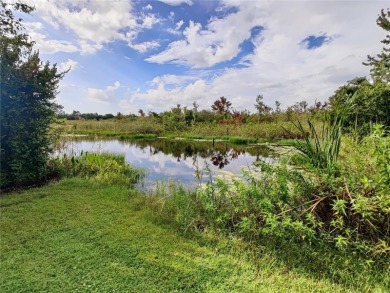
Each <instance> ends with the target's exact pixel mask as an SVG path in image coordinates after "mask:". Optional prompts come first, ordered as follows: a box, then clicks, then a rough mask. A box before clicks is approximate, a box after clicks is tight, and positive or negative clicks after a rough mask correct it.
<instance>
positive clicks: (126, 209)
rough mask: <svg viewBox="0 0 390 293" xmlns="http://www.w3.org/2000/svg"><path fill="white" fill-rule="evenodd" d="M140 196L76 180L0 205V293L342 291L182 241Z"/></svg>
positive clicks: (325, 282) (323, 281)
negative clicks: (256, 266)
mask: <svg viewBox="0 0 390 293" xmlns="http://www.w3.org/2000/svg"><path fill="white" fill-rule="evenodd" d="M145 202H146V201H145V196H143V195H140V194H139V193H138V192H137V191H132V190H128V189H127V188H125V187H123V186H108V185H98V184H96V183H92V182H91V181H88V180H85V179H80V178H74V179H66V180H62V181H60V182H57V183H52V184H49V185H47V186H44V187H41V188H34V189H30V190H26V191H23V192H21V193H11V194H6V195H3V196H2V197H1V199H0V204H1V208H0V213H1V214H0V227H1V228H0V229H1V230H0V236H1V237H0V244H1V247H0V248H1V259H0V261H1V264H0V266H1V267H0V279H1V283H0V292H346V291H348V288H346V287H342V286H341V285H338V284H334V283H331V282H330V281H329V280H327V279H321V277H319V278H314V277H310V276H309V275H305V274H298V273H296V272H292V271H289V270H287V269H283V268H281V267H278V266H276V265H271V264H272V262H270V263H268V264H267V263H264V265H263V266H262V265H260V266H258V268H257V269H255V266H254V264H253V263H252V262H251V261H250V260H248V259H247V258H245V257H240V256H239V254H236V255H235V256H234V255H232V254H229V253H227V252H220V251H219V252H218V250H217V249H216V248H215V247H216V246H215V245H214V246H213V245H210V244H207V243H208V242H207V241H197V240H194V239H189V238H186V237H184V236H181V235H180V234H179V233H177V231H176V230H175V229H174V227H171V226H170V225H169V224H167V223H165V224H164V223H163V222H162V221H159V220H158V218H157V216H156V215H155V213H154V212H153V209H151V208H150V207H149V206H148V205H146V204H145Z"/></svg>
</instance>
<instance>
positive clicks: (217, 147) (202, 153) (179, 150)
mask: <svg viewBox="0 0 390 293" xmlns="http://www.w3.org/2000/svg"><path fill="white" fill-rule="evenodd" d="M83 140H85V137H84V138H83ZM97 140H99V141H101V139H97ZM120 144H122V145H123V146H127V147H130V146H135V147H137V148H139V149H141V150H143V151H144V152H148V153H149V154H150V156H153V155H157V154H158V153H163V154H165V155H171V156H172V157H173V158H176V161H177V162H181V161H183V160H184V161H185V160H186V159H187V158H192V160H193V164H194V166H195V165H196V162H197V160H198V159H201V160H207V159H209V160H210V161H211V163H212V164H213V165H214V166H216V167H218V168H219V169H223V168H224V167H225V166H226V165H229V164H230V163H231V161H233V160H236V159H238V158H239V157H240V156H241V155H245V154H246V153H247V154H249V155H250V156H254V157H256V159H255V161H263V160H264V158H269V157H272V155H273V154H272V153H271V151H270V149H269V148H267V147H266V146H254V145H251V146H248V145H246V146H242V145H233V144H229V143H226V142H215V143H214V144H213V142H212V141H186V140H172V139H156V140H121V141H120Z"/></svg>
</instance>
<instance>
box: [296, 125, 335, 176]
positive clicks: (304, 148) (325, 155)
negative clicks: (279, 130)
mask: <svg viewBox="0 0 390 293" xmlns="http://www.w3.org/2000/svg"><path fill="white" fill-rule="evenodd" d="M292 123H293V125H294V126H295V128H296V129H297V130H298V131H299V133H301V135H302V136H303V137H304V139H303V140H302V141H296V142H294V143H293V147H294V148H295V149H296V150H298V151H299V153H300V155H301V156H302V157H303V158H304V160H305V161H306V162H309V163H310V164H311V165H312V166H313V167H314V168H318V169H321V170H326V172H327V174H329V175H330V174H331V173H332V172H333V171H334V167H335V164H336V162H337V159H338V156H339V151H340V144H341V124H342V119H340V118H339V119H335V121H334V122H332V123H330V122H329V121H325V122H323V125H322V129H321V131H317V130H316V127H315V125H314V124H313V123H312V122H311V121H310V120H308V121H307V123H308V126H309V133H307V132H306V130H305V128H304V127H303V125H302V123H301V122H300V121H299V120H298V121H296V122H294V121H292Z"/></svg>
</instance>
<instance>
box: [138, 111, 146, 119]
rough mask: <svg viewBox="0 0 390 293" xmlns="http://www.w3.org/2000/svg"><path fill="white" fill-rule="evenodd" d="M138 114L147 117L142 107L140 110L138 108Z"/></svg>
mask: <svg viewBox="0 0 390 293" xmlns="http://www.w3.org/2000/svg"><path fill="white" fill-rule="evenodd" d="M138 114H139V115H140V116H141V117H145V112H144V110H142V109H139V110H138Z"/></svg>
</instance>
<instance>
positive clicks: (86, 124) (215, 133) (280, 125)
mask: <svg viewBox="0 0 390 293" xmlns="http://www.w3.org/2000/svg"><path fill="white" fill-rule="evenodd" d="M316 121H317V120H316ZM316 123H317V122H316ZM61 130H62V132H63V133H68V134H69V133H73V134H91V135H98V136H106V137H121V136H123V137H124V138H125V137H128V136H132V135H148V134H151V135H156V136H168V137H188V138H198V139H203V138H222V137H227V139H229V138H230V137H242V138H251V139H291V138H298V139H300V138H303V136H302V134H301V133H300V132H299V131H298V130H297V129H296V128H295V127H293V126H292V124H291V123H290V122H288V121H275V122H261V123H252V122H251V123H245V124H239V125H235V124H233V125H222V124H218V123H213V122H199V123H195V124H194V125H191V126H183V127H181V128H175V127H168V126H167V125H164V123H162V122H161V121H159V120H158V119H155V118H149V117H148V118H138V119H136V120H134V119H124V120H103V121H94V120H70V121H65V123H64V124H63V125H62V126H61Z"/></svg>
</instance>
